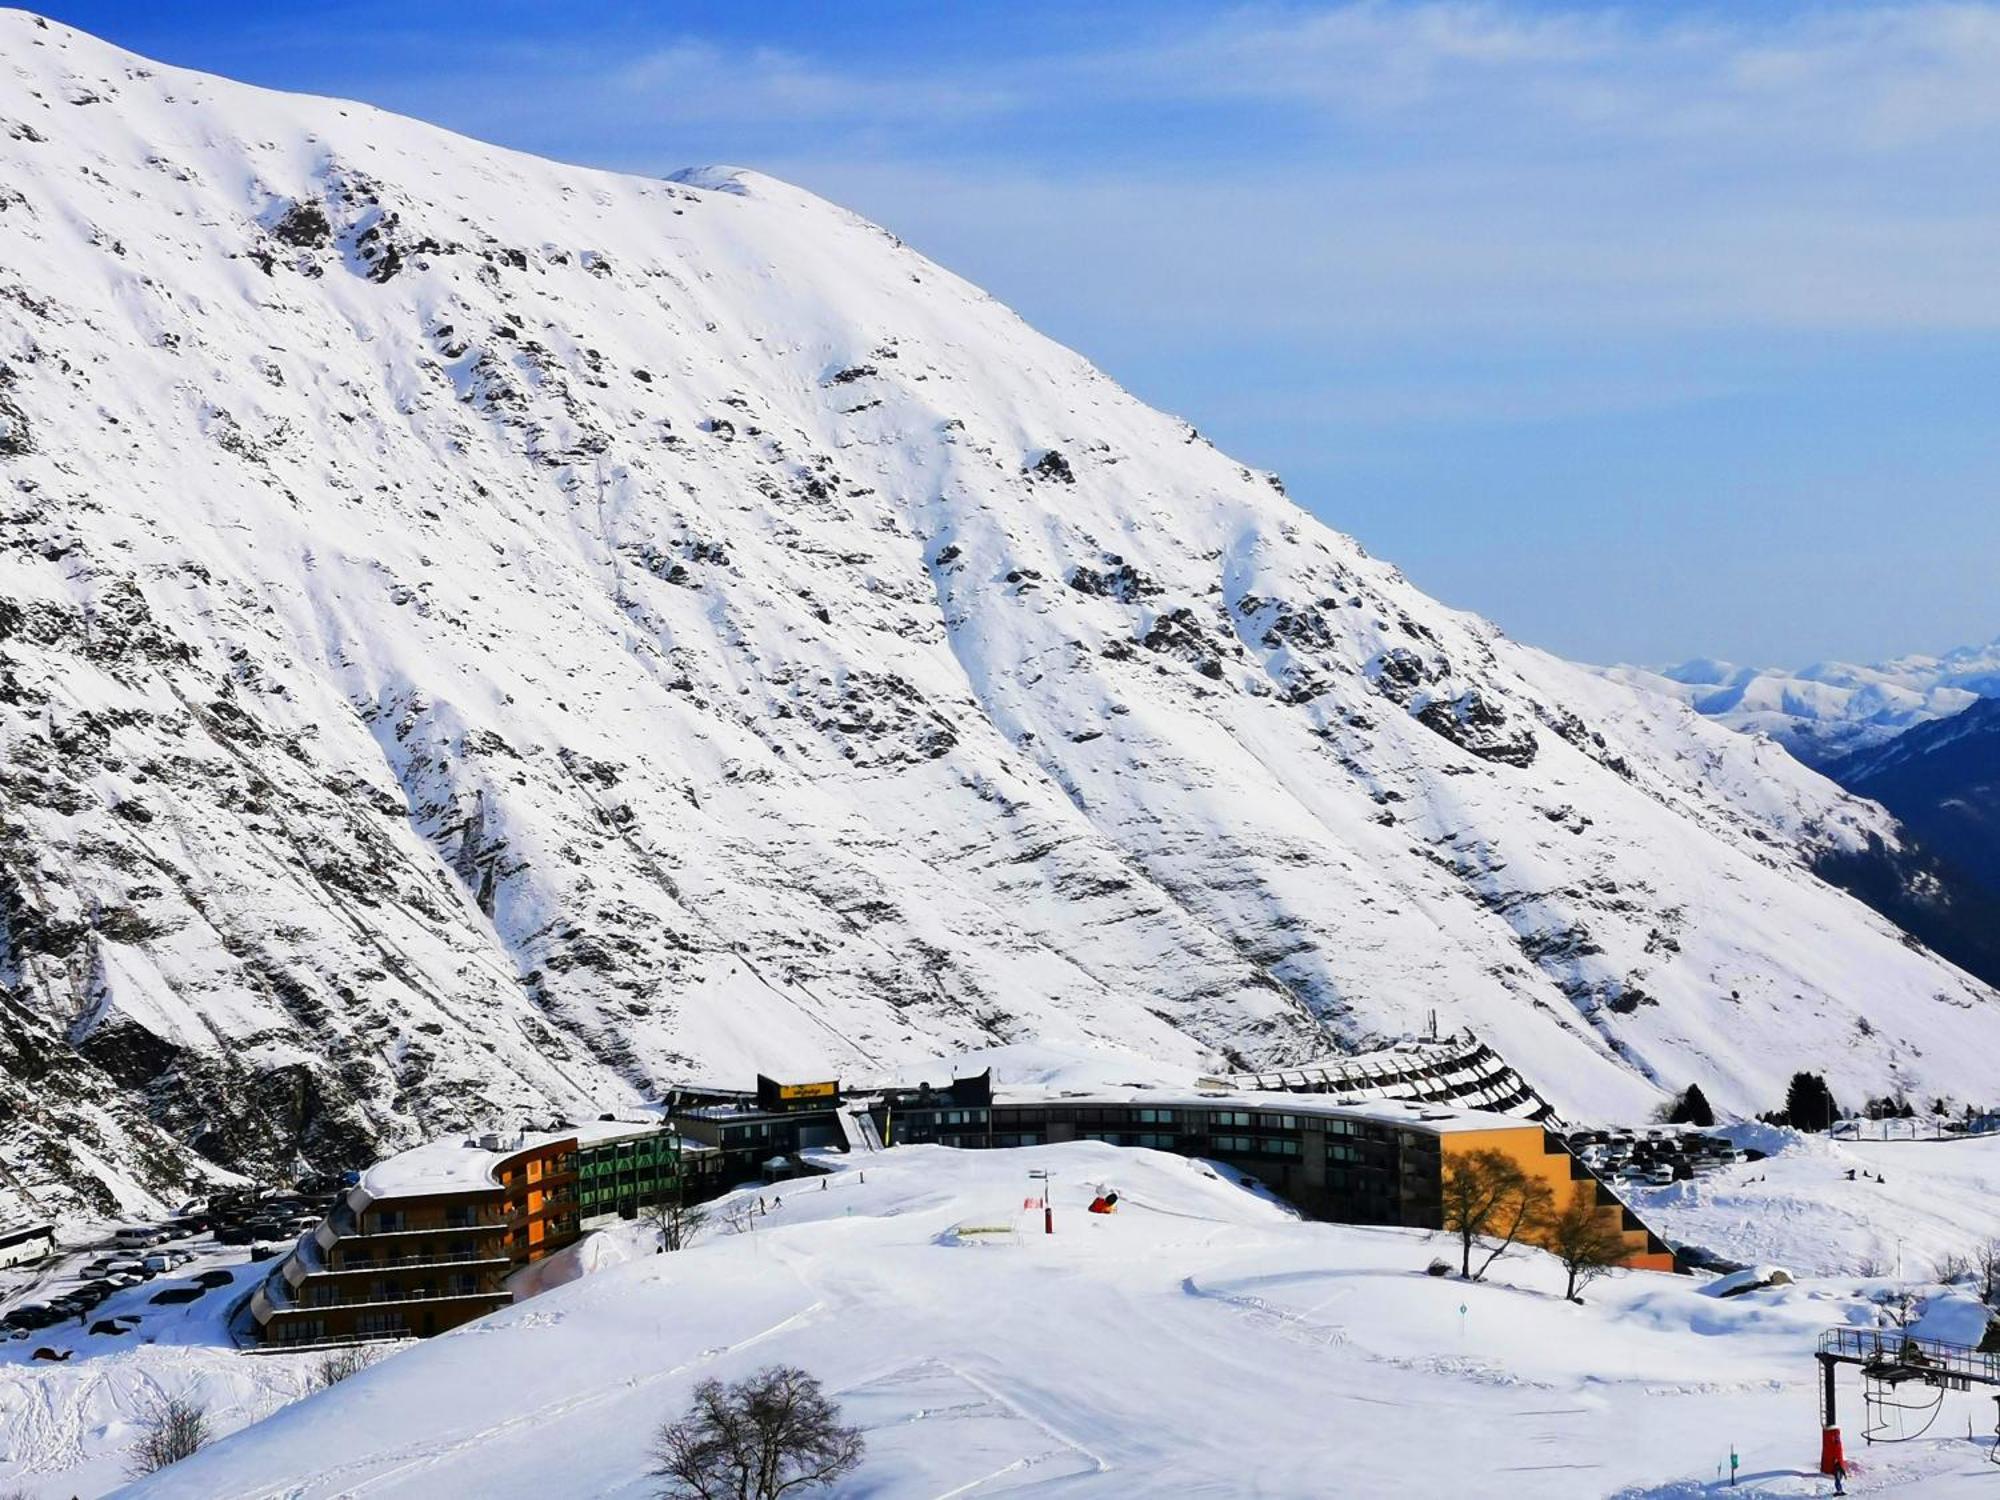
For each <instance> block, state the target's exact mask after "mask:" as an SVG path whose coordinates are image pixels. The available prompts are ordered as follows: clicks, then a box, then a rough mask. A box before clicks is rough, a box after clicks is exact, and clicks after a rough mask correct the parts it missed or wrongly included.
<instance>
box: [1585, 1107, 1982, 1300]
mask: <svg viewBox="0 0 2000 1500" xmlns="http://www.w3.org/2000/svg"><path fill="white" fill-rule="evenodd" d="M1720 1133H1721V1134H1724V1135H1727V1136H1730V1137H1731V1138H1732V1139H1734V1140H1736V1141H1737V1143H1738V1144H1740V1145H1747V1146H1754V1147H1756V1148H1758V1149H1760V1150H1765V1151H1769V1152H1771V1153H1772V1154H1771V1155H1769V1156H1767V1157H1766V1158H1765V1159H1764V1160H1763V1161H1757V1162H1745V1163H1742V1164H1740V1165H1738V1166H1733V1167H1726V1168H1724V1169H1722V1170H1721V1171H1719V1172H1717V1173H1715V1174H1713V1175H1712V1176H1708V1177H1704V1178H1701V1179H1699V1180H1697V1181H1694V1182H1677V1183H1675V1184H1674V1185H1673V1186H1671V1187H1663V1188H1625V1187H1622V1186H1621V1189H1620V1191H1621V1192H1623V1193H1624V1194H1625V1196H1626V1198H1627V1200H1628V1201H1629V1202H1630V1203H1631V1205H1632V1207H1633V1208H1634V1209H1636V1210H1637V1211H1638V1212H1639V1213H1640V1214H1641V1215H1643V1216H1644V1217H1645V1219H1646V1222H1647V1223H1649V1224H1651V1225H1652V1226H1653V1228H1654V1229H1656V1230H1657V1231H1658V1232H1659V1233H1661V1234H1662V1235H1664V1236H1666V1237H1667V1238H1668V1239H1669V1240H1671V1241H1673V1242H1674V1243H1676V1244H1683V1245H1699V1246H1703V1247H1705V1248H1708V1249H1711V1250H1714V1251H1716V1252H1717V1253H1718V1254H1722V1255H1726V1256H1728V1257H1729V1258H1730V1259H1732V1260H1740V1261H1769V1262H1774V1263H1776V1264H1779V1265H1783V1266H1787V1267H1789V1268H1791V1269H1792V1270H1794V1271H1799V1272H1805V1273H1812V1274H1818V1275H1854V1274H1858V1273H1861V1272H1864V1271H1869V1272H1873V1273H1875V1274H1882V1275H1890V1276H1895V1275H1898V1274H1900V1275H1903V1276H1907V1277H1924V1276H1928V1275H1930V1274H1932V1273H1933V1271H1935V1269H1936V1268H1937V1265H1938V1261H1939V1259H1940V1258H1941V1257H1943V1256H1947V1255H1960V1256H1963V1255H1968V1254H1970V1253H1971V1252H1972V1251H1973V1250H1974V1249H1975V1248H1977V1247H1978V1245H1979V1244H1980V1243H1981V1242H1983V1241H1985V1240H1987V1239H1990V1238H1992V1237H1994V1236H1995V1235H2000V1136H1986V1137H1981V1138H1978V1139H1974V1140H1959V1141H1952V1140H1946V1141H1886V1142H1885V1141H1836V1140H1830V1139H1828V1138H1827V1137H1826V1136H1823V1135H1801V1134H1800V1133H1799V1132H1797V1131H1792V1130H1774V1129H1772V1128H1770V1127H1768V1126H1759V1125H1747V1126H1738V1127H1735V1128H1733V1129H1730V1130H1725V1131H1722V1132H1720ZM1849 1172H1852V1173H1853V1174H1854V1179H1853V1180H1852V1181H1849V1180H1848V1176H1847V1174H1848V1173H1849ZM1878 1177H1879V1178H1880V1179H1881V1180H1880V1181H1877V1180H1876V1179H1877V1178H1878Z"/></svg>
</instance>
